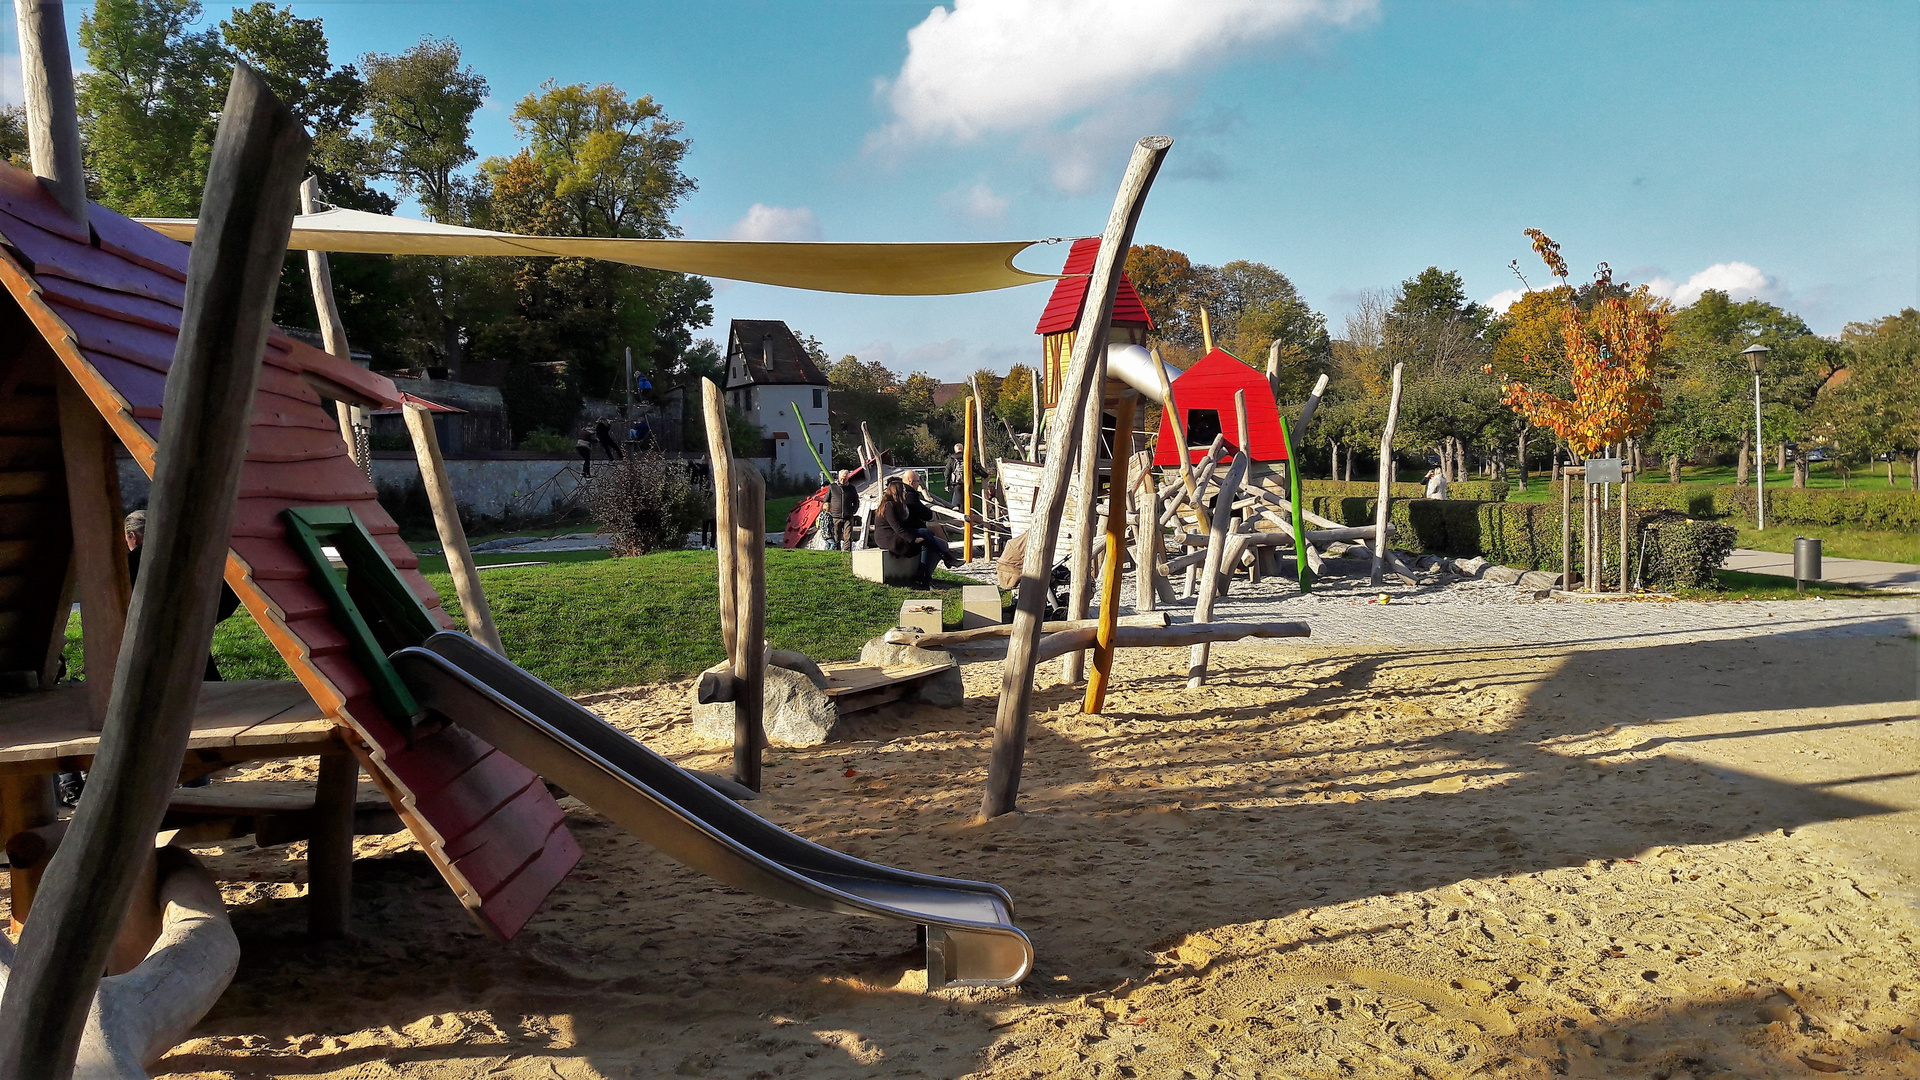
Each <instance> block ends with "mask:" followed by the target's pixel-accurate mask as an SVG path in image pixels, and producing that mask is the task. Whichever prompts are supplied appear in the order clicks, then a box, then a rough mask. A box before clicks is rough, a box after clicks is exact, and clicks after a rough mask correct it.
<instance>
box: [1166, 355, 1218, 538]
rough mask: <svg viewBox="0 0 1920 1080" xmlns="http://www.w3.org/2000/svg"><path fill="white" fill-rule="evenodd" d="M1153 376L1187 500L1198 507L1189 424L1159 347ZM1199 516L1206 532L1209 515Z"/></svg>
mask: <svg viewBox="0 0 1920 1080" xmlns="http://www.w3.org/2000/svg"><path fill="white" fill-rule="evenodd" d="M1153 377H1154V378H1156V379H1158V380H1160V401H1161V408H1162V409H1163V410H1165V412H1166V415H1167V426H1168V427H1170V428H1172V429H1173V445H1174V449H1176V450H1178V451H1179V452H1180V481H1181V483H1182V484H1184V485H1186V489H1187V502H1188V503H1190V504H1191V505H1193V506H1195V507H1198V506H1199V505H1200V489H1199V486H1198V484H1196V483H1195V482H1194V478H1193V463H1192V461H1190V460H1189V458H1191V457H1192V454H1191V452H1190V451H1189V450H1188V449H1187V426H1186V424H1184V423H1182V422H1181V417H1180V409H1179V407H1178V406H1176V405H1175V404H1174V402H1173V384H1172V383H1170V382H1168V381H1167V369H1166V368H1165V367H1164V366H1162V365H1161V363H1160V350H1159V349H1155V350H1153ZM1198 516H1199V518H1200V531H1201V532H1206V531H1207V530H1208V529H1209V528H1211V527H1212V526H1210V525H1209V524H1208V523H1207V520H1206V517H1207V516H1206V515H1205V514H1198Z"/></svg>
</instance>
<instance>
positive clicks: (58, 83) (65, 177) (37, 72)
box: [13, 0, 87, 240]
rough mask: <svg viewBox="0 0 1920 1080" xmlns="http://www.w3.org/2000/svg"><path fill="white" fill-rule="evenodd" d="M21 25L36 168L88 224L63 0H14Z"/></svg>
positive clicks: (24, 99)
mask: <svg viewBox="0 0 1920 1080" xmlns="http://www.w3.org/2000/svg"><path fill="white" fill-rule="evenodd" d="M13 11H14V16H15V18H16V21H17V23H18V25H19V28H20V89H21V105H22V107H23V108H24V110H25V111H26V114H27V149H28V153H29V155H30V156H31V157H32V158H33V174H34V175H35V176H37V177H39V178H40V179H41V180H43V181H45V183H46V186H47V191H48V193H49V194H51V195H52V196H53V199H54V201H55V202H57V203H59V204H60V209H62V210H64V211H66V214H67V216H68V217H69V218H72V219H73V223H74V224H75V225H77V226H79V227H80V230H81V233H82V236H81V239H82V240H84V239H85V238H86V237H85V235H84V234H85V231H86V228H87V175H86V166H85V163H84V162H83V161H82V160H81V153H80V113H79V110H78V108H77V107H76V106H75V101H74V94H73V57H72V56H71V54H70V53H69V52H68V50H67V18H66V11H65V6H64V5H63V4H62V3H61V2H60V0H14V3H13Z"/></svg>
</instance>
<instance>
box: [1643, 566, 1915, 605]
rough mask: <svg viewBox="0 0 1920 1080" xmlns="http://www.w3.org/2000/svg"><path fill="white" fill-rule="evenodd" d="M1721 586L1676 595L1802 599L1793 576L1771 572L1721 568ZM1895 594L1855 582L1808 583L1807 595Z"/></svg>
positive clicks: (1866, 596) (1839, 597)
mask: <svg viewBox="0 0 1920 1080" xmlns="http://www.w3.org/2000/svg"><path fill="white" fill-rule="evenodd" d="M1719 576H1720V585H1721V588H1722V589H1723V590H1724V591H1720V592H1716V591H1713V590H1711V589H1676V590H1675V591H1674V593H1673V595H1675V596H1678V597H1680V598H1681V599H1683V600H1793V599H1796V598H1799V597H1800V596H1801V595H1802V594H1798V593H1796V592H1795V591H1794V588H1793V579H1792V578H1785V577H1775V576H1773V575H1772V574H1743V573H1740V572H1739V571H1737V570H1722V571H1720V574H1719ZM1897 595H1898V594H1896V593H1888V592H1881V591H1879V590H1876V589H1862V588H1858V587H1855V586H1852V585H1828V584H1823V583H1820V582H1808V583H1807V591H1806V593H1805V594H1804V598H1805V599H1808V600H1812V599H1818V598H1826V599H1832V600H1885V599H1888V598H1890V597H1894V596H1897Z"/></svg>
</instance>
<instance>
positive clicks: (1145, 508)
mask: <svg viewBox="0 0 1920 1080" xmlns="http://www.w3.org/2000/svg"><path fill="white" fill-rule="evenodd" d="M1142 457H1143V458H1144V455H1142ZM1141 472H1142V473H1143V474H1144V478H1145V480H1146V483H1144V484H1141V485H1140V506H1139V519H1138V521H1136V522H1135V524H1134V538H1133V543H1134V556H1133V563H1134V571H1133V610H1135V611H1152V610H1153V608H1154V603H1155V601H1156V600H1158V598H1159V589H1158V588H1157V586H1158V584H1159V581H1160V566H1161V563H1162V560H1161V558H1160V489H1159V488H1158V487H1157V486H1155V485H1154V483H1153V473H1152V472H1151V471H1149V470H1148V469H1147V468H1146V465H1145V463H1144V461H1143V463H1142V467H1141Z"/></svg>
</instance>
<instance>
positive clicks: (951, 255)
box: [140, 207, 1059, 296]
mask: <svg viewBox="0 0 1920 1080" xmlns="http://www.w3.org/2000/svg"><path fill="white" fill-rule="evenodd" d="M140 221H141V223H142V224H145V225H148V226H150V227H151V228H153V229H155V230H157V231H159V232H160V233H162V234H164V235H166V236H170V237H172V238H173V239H175V240H181V241H186V242H192V240H193V228H194V220H193V219H191V218H141V219H140ZM1040 242H1041V241H1036V240H1002V241H993V242H988V243H965V244H821V243H802V242H784V241H782V242H762V241H749V240H632V239H619V238H598V237H573V236H520V235H517V234H514V233H501V232H489V231H488V230H486V229H468V228H463V227H461V226H459V225H442V224H440V223H438V222H433V221H416V220H414V219H411V218H400V217H387V216H385V215H382V214H369V213H367V212H366V211H364V210H347V209H343V208H339V207H335V208H332V209H328V210H323V211H321V212H320V213H317V214H301V215H300V216H298V217H296V218H294V219H293V235H292V238H291V240H290V241H289V242H288V244H287V246H288V247H290V248H294V249H296V250H301V251H343V252H355V253H360V254H370V255H509V256H517V257H521V258H525V257H527V256H539V255H548V256H557V257H561V258H569V259H604V260H606V261H608V262H617V263H626V264H627V265H629V266H646V267H651V268H653V269H655V270H671V271H674V272H676V273H681V274H697V275H699V276H700V277H716V278H727V279H730V280H733V281H755V282H759V283H760V284H762V285H784V286H786V287H788V288H793V289H812V290H815V291H817V292H842V293H868V294H873V295H879V296H938V295H945V294H951V293H970V292H988V291H991V290H993V289H1009V288H1012V287H1013V286H1015V285H1027V284H1031V283H1032V282H1036V281H1052V280H1054V279H1055V278H1056V277H1058V276H1059V275H1056V274H1032V273H1028V272H1027V271H1025V270H1021V269H1018V268H1017V267H1015V266H1014V265H1013V259H1014V256H1016V255H1018V254H1020V253H1021V252H1022V251H1024V250H1026V249H1027V248H1028V247H1030V246H1032V245H1033V244H1036V243H1040Z"/></svg>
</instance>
